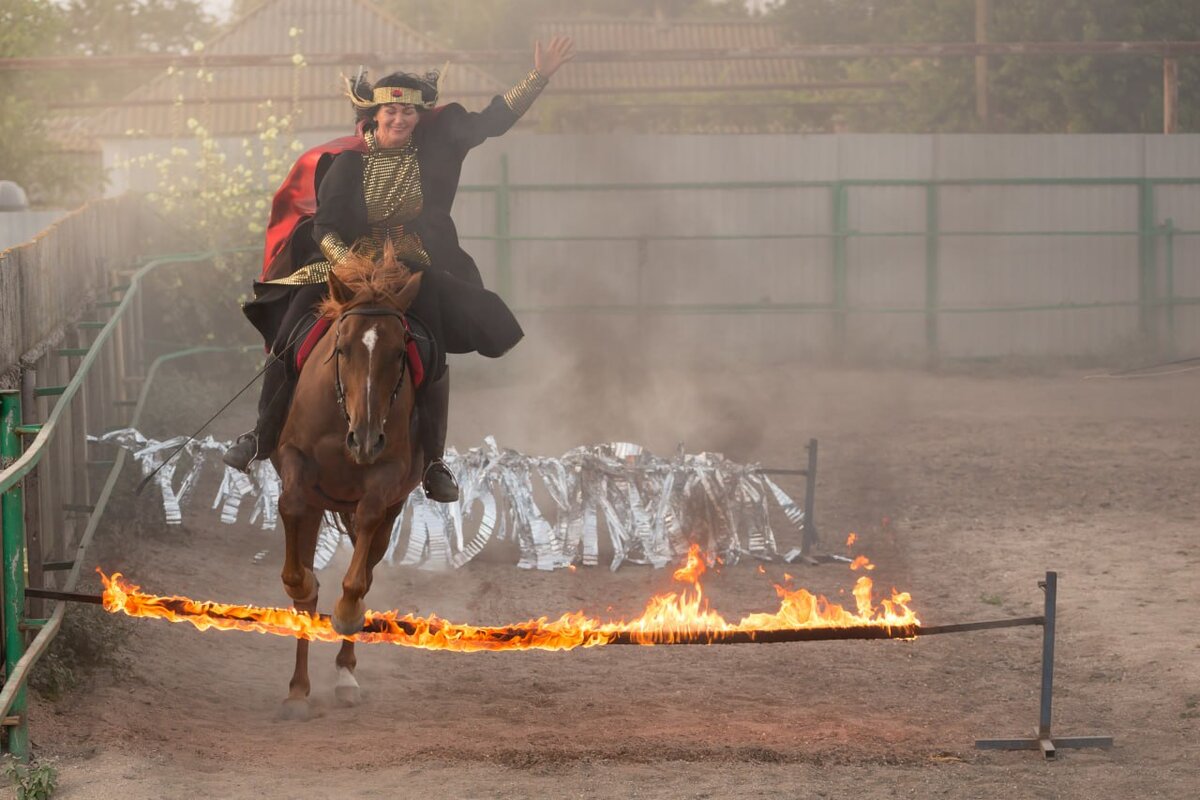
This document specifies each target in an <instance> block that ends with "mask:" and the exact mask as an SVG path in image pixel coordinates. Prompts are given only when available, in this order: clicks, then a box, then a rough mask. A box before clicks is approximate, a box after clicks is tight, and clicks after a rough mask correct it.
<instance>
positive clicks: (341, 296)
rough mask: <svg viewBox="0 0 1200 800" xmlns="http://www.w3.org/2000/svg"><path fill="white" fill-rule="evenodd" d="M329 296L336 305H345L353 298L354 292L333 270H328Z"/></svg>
mask: <svg viewBox="0 0 1200 800" xmlns="http://www.w3.org/2000/svg"><path fill="white" fill-rule="evenodd" d="M329 298H330V299H331V300H333V301H334V302H335V303H337V304H338V305H345V304H346V303H349V302H350V301H351V300H353V299H354V292H352V291H350V287H349V286H347V285H346V284H345V282H344V281H343V280H342V279H341V278H339V277H338V276H337V275H335V274H334V272H333V270H330V271H329Z"/></svg>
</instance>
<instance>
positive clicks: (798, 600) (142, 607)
mask: <svg viewBox="0 0 1200 800" xmlns="http://www.w3.org/2000/svg"><path fill="white" fill-rule="evenodd" d="M706 568H707V565H706V564H705V561H704V558H703V556H702V554H701V552H700V549H699V547H697V546H695V545H693V546H692V549H691V551H690V552H689V553H688V558H687V562H686V563H685V564H684V565H683V566H682V567H680V568H679V569H677V570H676V571H675V574H674V577H675V580H677V581H680V582H681V583H684V584H687V586H685V588H683V589H682V590H680V591H679V592H668V593H666V594H661V595H656V596H655V597H652V598H651V599H650V601H649V603H648V604H647V605H646V610H645V611H644V612H643V613H642V614H641V615H640V616H638V617H637V618H636V619H633V620H630V621H628V622H625V621H620V622H601V621H600V620H599V619H596V618H595V617H588V616H585V615H584V614H583V613H582V612H575V613H569V614H564V615H562V616H561V617H559V618H558V619H555V620H549V619H547V618H546V617H539V618H538V619H534V620H528V621H526V622H522V623H517V624H515V625H502V626H495V627H488V626H477V625H467V624H460V623H454V622H449V621H447V620H443V619H441V618H439V617H437V616H433V615H431V616H429V617H415V616H413V615H411V614H406V615H403V616H401V615H399V613H398V612H396V611H385V612H372V611H368V612H367V620H366V624H365V625H364V627H363V631H362V632H361V633H358V634H356V635H355V636H354V639H355V641H358V642H366V643H373V642H388V643H391V644H396V645H401V646H405V647H420V648H424V649H428V650H451V651H456V652H477V651H481V650H572V649H574V648H577V647H597V646H600V645H606V644H645V645H653V644H677V643H684V642H689V643H691V642H695V643H713V642H719V641H722V639H728V638H729V637H731V636H732V635H734V634H737V635H741V636H742V638H743V639H744V638H746V636H745V635H746V634H750V636H749V638H751V639H753V634H754V633H755V632H764V631H786V630H796V629H817V628H851V627H854V628H861V627H873V628H882V629H886V631H887V632H888V633H887V635H889V636H891V635H894V636H895V637H896V638H905V637H909V636H912V635H913V634H914V632H915V631H916V629H917V628H918V627H919V626H920V620H918V619H917V616H916V614H915V613H914V612H913V611H912V609H910V608H909V605H908V604H909V603H910V602H911V600H912V598H911V597H910V596H909V594H908V593H907V592H897V591H895V590H893V591H892V595H891V597H890V598H888V599H881V600H880V601H879V603H878V604H876V603H875V600H874V598H873V584H872V582H871V579H870V578H868V577H866V576H863V577H860V578H859V579H858V581H857V582H856V583H855V585H854V592H853V593H854V599H855V608H854V610H848V609H846V608H843V607H842V606H841V605H839V604H837V603H834V602H831V601H829V600H827V599H826V598H825V597H824V596H817V595H813V594H811V593H810V592H808V591H806V590H804V589H790V588H786V587H784V586H779V585H776V586H775V591H776V593H777V594H778V595H779V598H780V604H779V610H778V611H776V612H774V613H758V614H750V615H748V616H746V617H744V618H742V619H741V620H740V621H739V622H736V623H730V622H728V621H726V620H725V618H724V617H722V616H721V615H720V614H718V613H717V612H715V611H713V610H711V609H710V608H709V606H708V600H707V598H705V596H704V591H703V589H702V587H701V585H700V577H701V575H703V574H704V572H705V570H706ZM100 577H101V578H102V580H103V581H104V608H105V610H107V611H109V612H112V613H124V614H128V615H129V616H132V617H157V618H159V619H166V620H169V621H171V622H190V623H191V624H192V625H194V626H196V627H197V628H198V629H200V630H208V629H209V628H216V629H218V630H241V631H255V632H258V633H271V634H275V635H278V636H295V637H300V638H305V639H311V640H316V641H323V642H336V641H340V640H341V639H342V638H343V637H342V636H340V635H339V634H337V633H336V632H334V630H333V627H332V625H331V624H330V622H329V619H328V617H326V616H324V615H317V616H311V615H309V614H307V613H304V612H300V611H296V610H294V609H283V608H259V607H256V606H246V605H231V604H227V603H214V602H207V601H205V602H201V601H196V600H191V599H189V598H186V597H178V596H158V595H152V594H147V593H144V592H142V591H141V589H140V588H139V587H138V586H135V585H133V584H131V583H129V582H128V581H126V580H125V579H124V578H123V577H122V576H121V574H120V573H115V574H113V575H112V577H111V578H110V577H109V576H107V575H104V574H103V573H101V575H100ZM788 580H790V576H788Z"/></svg>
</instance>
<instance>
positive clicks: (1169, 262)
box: [1163, 218, 1177, 358]
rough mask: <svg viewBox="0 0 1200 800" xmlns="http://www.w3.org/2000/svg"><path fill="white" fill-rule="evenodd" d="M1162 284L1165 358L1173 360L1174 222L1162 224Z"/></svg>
mask: <svg viewBox="0 0 1200 800" xmlns="http://www.w3.org/2000/svg"><path fill="white" fill-rule="evenodd" d="M1163 237H1164V241H1163V244H1164V245H1165V246H1164V247H1163V261H1164V262H1165V263H1164V264H1163V283H1164V284H1165V285H1164V287H1163V288H1164V290H1165V291H1166V295H1167V296H1166V297H1165V298H1164V300H1163V302H1165V303H1166V311H1167V357H1168V358H1175V354H1176V352H1177V351H1176V348H1175V220H1174V219H1171V218H1168V219H1167V221H1166V222H1165V223H1163Z"/></svg>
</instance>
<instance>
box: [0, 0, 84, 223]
mask: <svg viewBox="0 0 1200 800" xmlns="http://www.w3.org/2000/svg"><path fill="white" fill-rule="evenodd" d="M64 23H65V20H64V19H63V15H62V13H61V11H60V10H59V9H58V8H56V7H54V6H52V5H51V4H49V3H47V2H41V1H39V0H9V2H8V4H7V5H5V6H4V7H2V8H0V57H4V58H16V57H21V56H32V55H40V54H41V53H42V52H44V48H45V47H46V43H47V42H53V41H55V40H56V39H57V38H58V36H59V35H60V33H61V31H62V29H63V26H64ZM59 85H60V81H58V80H56V79H55V77H54V76H49V77H43V76H36V75H34V76H30V75H27V74H21V73H14V72H0V179H5V180H12V181H16V182H17V183H19V184H20V185H21V186H22V187H24V189H25V191H26V193H27V194H28V195H29V198H30V201H31V202H32V203H34V204H37V203H39V202H45V201H47V200H52V199H54V196H55V192H56V191H60V190H61V189H63V188H69V189H73V188H75V186H76V185H77V179H76V176H75V175H74V173H73V170H72V169H71V165H70V164H69V163H67V162H66V161H64V160H63V159H60V158H56V157H55V150H56V149H57V148H48V147H47V144H46V130H47V124H46V116H45V112H44V110H43V109H42V105H41V102H42V100H43V99H44V98H45V97H47V96H52V95H53V94H54V92H55V91H56V90H57V88H58V86H59Z"/></svg>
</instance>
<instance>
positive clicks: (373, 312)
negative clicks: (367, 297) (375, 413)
mask: <svg viewBox="0 0 1200 800" xmlns="http://www.w3.org/2000/svg"><path fill="white" fill-rule="evenodd" d="M350 316H361V317H395V318H396V319H398V320H400V322H401V324H403V325H404V345H405V354H404V355H403V356H401V358H400V378H399V379H398V380H397V381H396V388H394V389H392V396H391V398H390V399H389V400H388V404H387V408H388V410H389V411H390V410H391V408H392V404H393V403H395V402H396V397H397V395H399V394H400V387H402V386H403V385H404V376H405V375H407V374H408V355H407V348H408V342H409V341H410V340H411V339H412V338H413V337H412V334H410V333H409V331H408V321H407V320H406V319H405V317H404V312H402V311H397V310H395V309H393V308H381V307H378V306H365V307H362V308H351V309H348V310H346V311H343V312H342V313H341V314H339V315H338V318H337V322H336V323H335V325H334V339H333V352H332V353H330V354H329V358H332V359H333V375H334V378H333V385H334V390H335V391H336V392H337V404H338V408H340V409H341V410H342V417H343V418H344V419H345V420H346V425H347V426H349V425H350V412H348V411H347V410H346V387H345V386H343V385H342V368H341V343H342V320H344V319H345V318H346V317H350ZM325 360H326V361H328V360H329V359H328V358H327V359H325ZM383 424H384V425H386V424H387V417H386V416H385V417H384V418H383Z"/></svg>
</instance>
